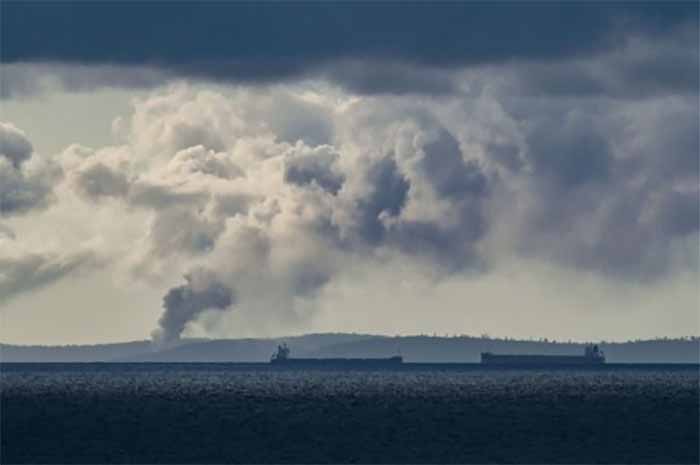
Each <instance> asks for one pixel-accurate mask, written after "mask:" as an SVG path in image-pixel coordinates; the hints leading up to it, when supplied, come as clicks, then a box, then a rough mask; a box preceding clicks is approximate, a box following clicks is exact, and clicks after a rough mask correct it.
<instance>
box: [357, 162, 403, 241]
mask: <svg viewBox="0 0 700 465" xmlns="http://www.w3.org/2000/svg"><path fill="white" fill-rule="evenodd" d="M367 181H368V183H369V185H370V186H372V191H371V193H370V194H369V195H368V196H367V198H364V199H360V200H358V201H357V204H358V207H359V208H358V211H359V213H360V214H359V218H357V223H356V227H357V228H359V234H360V236H361V237H362V238H363V239H364V240H365V241H367V242H368V243H370V244H377V243H379V242H381V241H382V240H383V238H384V234H385V232H386V229H385V226H384V224H383V223H382V221H381V220H382V217H384V218H386V217H396V216H397V215H398V214H399V213H400V212H401V209H402V208H403V207H404V205H405V204H406V199H407V196H408V189H409V188H410V184H409V182H408V180H407V179H406V178H405V177H404V176H403V175H402V174H401V173H400V172H399V170H398V166H397V165H396V161H395V160H394V158H392V157H386V158H382V159H381V160H380V161H378V162H377V163H376V164H374V165H373V166H372V167H371V169H370V170H369V173H368V175H367Z"/></svg>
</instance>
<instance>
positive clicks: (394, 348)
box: [0, 333, 700, 363]
mask: <svg viewBox="0 0 700 465" xmlns="http://www.w3.org/2000/svg"><path fill="white" fill-rule="evenodd" d="M281 342H286V343H287V344H289V346H290V348H291V349H292V355H293V356H299V357H387V356H390V355H395V354H397V353H401V355H403V357H404V360H405V361H406V362H423V363H439V362H462V363H476V362H478V361H479V357H480V353H481V352H483V351H491V352H495V353H512V354H527V353H538V354H579V353H583V348H584V346H585V343H583V342H553V341H547V340H515V339H498V338H489V337H473V336H454V337H438V336H425V335H420V336H396V337H394V336H379V335H370V334H345V333H328V334H307V335H304V336H290V337H283V338H268V339H262V338H261V339H184V340H182V341H181V342H180V343H179V344H178V345H177V346H174V347H170V348H167V349H160V350H158V349H157V348H156V347H155V346H153V344H152V343H151V342H150V341H134V342H124V343H114V344H98V345H69V346H22V345H9V344H0V361H2V362H266V361H268V360H269V359H270V355H271V354H272V352H273V351H274V350H275V348H276V346H277V344H278V343H281ZM599 345H600V346H601V347H602V349H603V350H604V351H605V353H606V356H607V360H608V362H609V363H700V338H698V337H689V338H679V339H653V340H636V341H629V342H600V343H599Z"/></svg>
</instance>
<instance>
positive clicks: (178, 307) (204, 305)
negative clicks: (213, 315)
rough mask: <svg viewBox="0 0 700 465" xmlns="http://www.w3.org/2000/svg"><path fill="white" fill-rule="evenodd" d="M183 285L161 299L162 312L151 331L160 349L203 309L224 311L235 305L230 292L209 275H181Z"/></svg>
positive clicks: (197, 273)
mask: <svg viewBox="0 0 700 465" xmlns="http://www.w3.org/2000/svg"><path fill="white" fill-rule="evenodd" d="M185 280H186V281H187V283H186V284H183V285H182V286H178V287H175V288H172V289H170V291H168V293H167V294H166V295H165V297H164V298H163V307H165V311H164V312H163V315H162V316H161V317H160V320H158V325H159V328H158V329H156V330H155V331H154V332H153V338H154V340H155V341H156V342H157V343H158V344H160V345H161V346H167V345H169V344H172V343H173V342H176V341H177V340H178V339H179V338H180V335H181V334H182V331H183V330H184V329H185V325H187V323H188V322H189V321H192V320H194V319H195V318H196V317H197V315H199V314H201V313H202V312H203V311H205V310H210V309H215V310H224V309H226V308H228V307H229V306H230V305H231V304H233V303H234V302H235V298H234V295H233V291H232V290H231V289H229V288H228V287H226V286H225V285H224V284H222V283H221V282H219V281H217V280H216V279H215V278H214V277H213V276H212V275H211V274H210V273H207V272H205V271H201V270H200V271H198V272H196V273H191V274H188V275H186V276H185Z"/></svg>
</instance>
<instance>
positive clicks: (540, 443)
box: [0, 363, 700, 463]
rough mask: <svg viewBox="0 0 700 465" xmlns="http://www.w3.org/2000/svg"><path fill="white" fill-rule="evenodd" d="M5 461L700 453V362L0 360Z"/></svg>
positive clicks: (584, 458)
mask: <svg viewBox="0 0 700 465" xmlns="http://www.w3.org/2000/svg"><path fill="white" fill-rule="evenodd" d="M0 369H1V374H2V375H1V376H0V388H1V399H0V400H1V401H2V405H1V409H2V416H1V421H2V424H1V426H2V430H1V431H2V434H1V439H2V444H1V445H2V449H1V451H2V452H1V456H0V459H1V460H0V461H1V462H2V463H205V462H206V463H233V462H239V463H240V462H245V463H270V462H277V463H280V462H281V463H302V462H305V463H325V462H344V463H347V462H364V463H407V462H412V463H416V462H420V463H446V462H450V463H465V462H472V463H495V462H498V463H502V462H510V463H542V462H553V463H582V462H585V463H641V462H644V463H698V448H699V443H698V427H699V425H698V409H699V402H698V398H699V395H700V391H699V388H698V381H699V376H698V367H697V366H688V365H679V366H673V365H647V366H607V367H604V368H599V369H564V368H557V369H551V370H545V369H520V370H514V369H510V370H504V369H488V368H484V367H481V366H479V365H456V364H453V365H418V364H416V365H413V364H407V365H405V366H403V367H401V368H397V369H391V370H340V369H338V370H333V369H326V370H290V369H273V368H271V367H269V366H267V365H264V364H104V363H100V364H3V365H1V366H0Z"/></svg>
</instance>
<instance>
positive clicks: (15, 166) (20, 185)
mask: <svg viewBox="0 0 700 465" xmlns="http://www.w3.org/2000/svg"><path fill="white" fill-rule="evenodd" d="M58 177H60V171H59V170H58V169H57V168H56V167H55V166H54V165H53V164H52V163H51V162H50V161H49V160H46V159H43V158H41V157H39V156H38V155H36V154H34V149H33V147H32V144H31V142H30V141H29V139H27V137H26V135H25V134H24V133H23V132H22V131H21V130H20V129H18V128H16V127H15V126H13V125H12V124H10V123H2V122H0V215H2V216H7V215H12V214H20V213H23V212H25V211H28V210H30V209H32V208H37V207H41V206H45V205H46V203H47V202H48V200H49V197H50V195H51V192H52V188H53V184H54V181H55V180H56V179H57V178H58Z"/></svg>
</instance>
